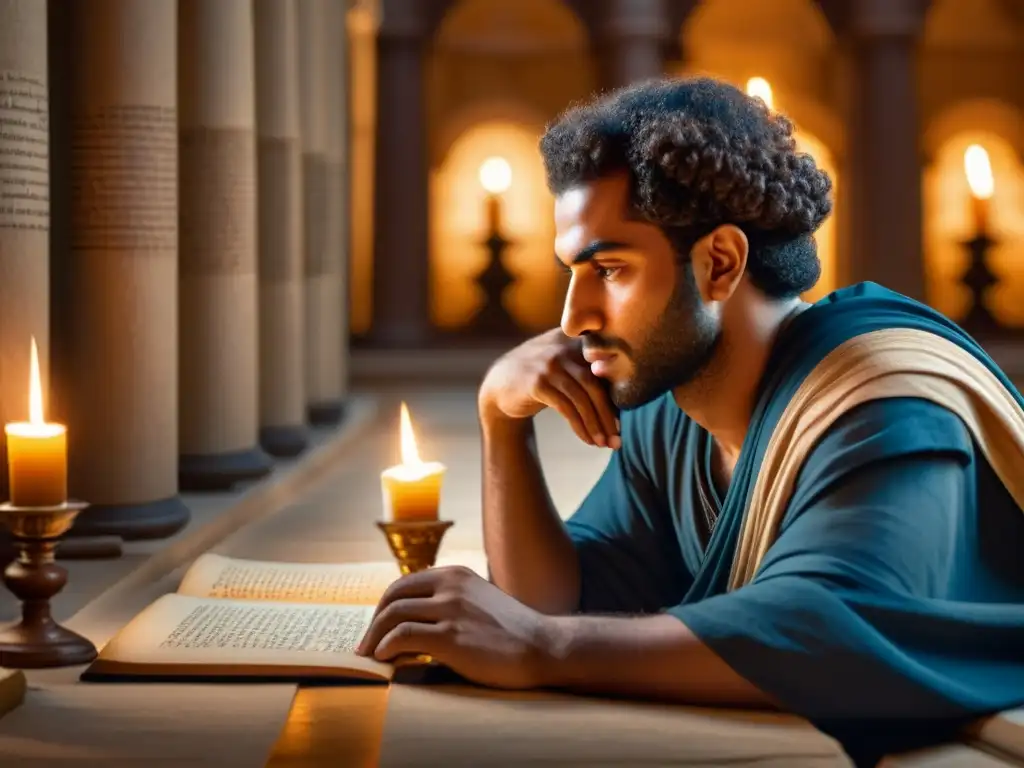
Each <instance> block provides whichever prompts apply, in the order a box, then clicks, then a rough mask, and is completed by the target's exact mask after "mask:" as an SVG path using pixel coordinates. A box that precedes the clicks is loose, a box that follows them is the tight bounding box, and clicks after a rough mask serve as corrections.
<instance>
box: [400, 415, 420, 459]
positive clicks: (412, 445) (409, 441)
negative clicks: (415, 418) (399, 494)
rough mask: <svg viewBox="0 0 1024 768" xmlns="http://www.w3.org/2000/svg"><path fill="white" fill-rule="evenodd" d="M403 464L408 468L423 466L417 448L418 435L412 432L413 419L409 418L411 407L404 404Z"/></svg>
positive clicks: (402, 429) (402, 421) (402, 422)
mask: <svg viewBox="0 0 1024 768" xmlns="http://www.w3.org/2000/svg"><path fill="white" fill-rule="evenodd" d="M401 433H402V464H404V465H405V466H407V467H419V466H421V465H422V464H423V460H422V459H420V452H419V449H417V447H416V433H415V432H413V431H412V419H410V418H409V406H407V405H406V404H405V403H404V402H403V403H402V416H401Z"/></svg>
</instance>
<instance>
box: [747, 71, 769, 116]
mask: <svg viewBox="0 0 1024 768" xmlns="http://www.w3.org/2000/svg"><path fill="white" fill-rule="evenodd" d="M747 96H750V97H752V98H757V99H761V101H763V102H764V103H765V106H766V107H768V109H775V99H774V97H773V95H772V86H771V83H769V82H768V81H767V80H765V79H764V78H763V77H752V78H750V79H749V80H747Z"/></svg>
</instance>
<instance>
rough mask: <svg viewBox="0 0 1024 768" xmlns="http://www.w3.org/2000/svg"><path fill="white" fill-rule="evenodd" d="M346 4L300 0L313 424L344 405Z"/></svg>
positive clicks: (331, 419)
mask: <svg viewBox="0 0 1024 768" xmlns="http://www.w3.org/2000/svg"><path fill="white" fill-rule="evenodd" d="M343 12H344V5H343V4H341V3H338V2H335V0H299V26H300V36H301V39H302V45H301V50H302V55H301V57H300V67H299V69H300V73H301V84H300V91H301V96H302V125H303V153H304V156H303V179H304V187H305V206H306V218H305V222H306V225H305V235H306V242H305V274H306V277H305V283H306V402H307V414H308V418H309V420H310V422H312V423H313V424H320V425H324V424H334V423H337V422H338V421H339V420H340V419H341V417H342V414H343V412H344V398H345V392H344V383H343V373H342V355H343V352H344V349H345V347H346V346H347V345H346V341H347V330H348V301H347V298H348V293H347V291H348V281H347V280H345V279H344V277H345V276H344V275H343V265H344V266H345V267H346V268H347V259H344V256H343V254H344V252H345V251H347V247H346V246H347V242H345V235H346V230H345V227H344V226H343V224H342V221H343V217H344V215H345V210H344V206H345V200H344V196H343V190H344V186H345V177H344V174H345V162H344V160H345V150H344V141H345V138H346V130H345V125H344V119H343V115H344V111H343V110H344V104H345V101H344V99H345V83H344V75H345V65H344V52H345V42H344V41H345V38H346V34H345V26H344V16H343Z"/></svg>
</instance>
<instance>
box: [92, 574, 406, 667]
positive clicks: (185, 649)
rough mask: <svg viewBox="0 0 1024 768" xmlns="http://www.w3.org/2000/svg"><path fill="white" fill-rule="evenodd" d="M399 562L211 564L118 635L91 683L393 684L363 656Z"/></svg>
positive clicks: (188, 576) (100, 660)
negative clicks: (360, 651) (329, 681)
mask: <svg viewBox="0 0 1024 768" xmlns="http://www.w3.org/2000/svg"><path fill="white" fill-rule="evenodd" d="M399 575H400V574H399V570H398V566H397V565H396V564H395V563H393V562H374V563H345V564H333V563H332V564H323V563H276V562H263V561H257V560H240V559H236V558H231V557H224V556H222V555H215V554H204V555H202V556H200V557H199V558H197V559H196V561H195V562H194V563H193V564H192V566H191V567H190V568H189V569H188V571H187V572H186V573H185V576H184V578H183V579H182V581H181V585H180V586H179V587H178V591H177V592H174V593H172V594H167V595H163V596H162V597H160V598H158V599H157V600H156V601H155V602H153V603H152V604H150V605H149V606H147V607H146V608H145V609H144V610H143V611H142V612H141V613H139V614H138V615H137V616H136V617H135V618H133V619H132V620H131V621H130V622H129V623H128V624H127V625H125V626H124V627H123V628H122V629H121V631H120V632H118V633H117V634H116V635H115V636H114V637H113V638H112V639H111V640H110V642H109V643H107V645H106V646H105V647H104V648H103V649H102V650H101V651H100V653H99V656H98V658H97V659H96V660H95V661H94V662H93V663H92V664H91V665H90V666H89V667H88V668H87V669H86V670H85V672H84V673H83V674H82V680H87V681H101V680H131V679H136V680H138V679H147V680H179V681H183V680H203V679H205V680H215V679H231V680H239V679H248V680H274V679H277V680H289V681H303V680H312V679H324V678H349V679H361V680H378V681H381V682H384V681H388V680H390V679H391V677H392V675H393V672H394V669H395V667H394V665H392V664H384V663H381V662H378V661H375V660H373V659H371V658H367V657H363V656H357V655H356V654H355V649H356V647H357V646H358V644H359V641H360V640H361V639H362V637H363V634H364V633H365V632H366V629H367V628H368V627H369V624H370V619H371V618H372V616H373V611H374V608H375V607H376V605H377V602H378V601H379V599H380V597H381V596H382V595H383V593H384V590H385V589H387V587H388V585H389V584H391V583H392V582H393V581H394V580H395V579H397V578H398V577H399Z"/></svg>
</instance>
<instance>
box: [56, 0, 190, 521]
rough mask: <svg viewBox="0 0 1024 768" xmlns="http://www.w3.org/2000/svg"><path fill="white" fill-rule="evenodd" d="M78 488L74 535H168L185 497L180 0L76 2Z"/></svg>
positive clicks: (72, 32)
mask: <svg viewBox="0 0 1024 768" xmlns="http://www.w3.org/2000/svg"><path fill="white" fill-rule="evenodd" d="M61 5H62V12H64V13H67V14H68V17H69V18H68V34H67V40H68V42H69V44H70V47H71V51H70V54H69V57H68V58H69V61H68V73H67V78H68V88H67V92H68V95H69V99H70V108H69V112H70V131H69V132H70V142H69V143H70V155H69V158H68V165H69V168H68V176H69V182H70V189H71V192H70V213H69V215H70V219H71V221H70V227H69V231H70V236H69V238H70V242H69V254H68V257H67V272H68V274H67V276H66V277H67V280H66V285H67V297H66V301H67V304H68V311H67V313H66V315H65V317H66V318H67V323H68V327H67V328H66V329H65V331H64V333H65V334H66V336H67V346H66V351H67V361H66V370H67V379H66V381H65V382H63V385H62V389H63V390H64V392H65V395H66V396H65V398H64V399H65V401H66V405H67V413H68V418H67V420H68V452H69V475H70V476H69V486H70V493H71V494H72V495H73V496H76V497H78V498H81V499H84V500H86V501H88V502H90V503H91V504H92V505H93V506H92V507H90V508H89V509H88V510H86V511H85V512H84V513H83V514H82V515H80V516H79V518H78V521H77V522H76V523H75V526H74V528H72V533H74V534H113V535H120V536H123V537H124V538H126V539H142V538H161V537H165V536H169V535H171V534H173V533H175V532H177V531H178V530H180V529H181V528H182V527H183V526H184V525H185V524H186V523H187V522H188V519H189V510H188V507H186V506H185V505H184V504H183V503H182V501H181V499H180V497H179V496H178V478H177V469H178V349H177V341H178V133H177V117H178V114H177V88H176V72H175V61H176V58H177V54H176V39H177V36H176V32H175V30H176V27H177V19H176V16H175V8H176V4H175V2H174V0H89V2H88V3H66V4H61Z"/></svg>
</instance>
